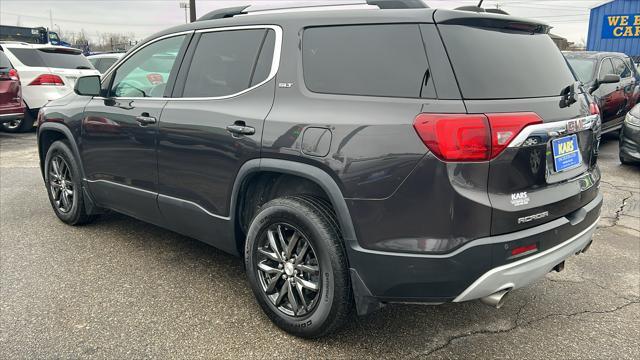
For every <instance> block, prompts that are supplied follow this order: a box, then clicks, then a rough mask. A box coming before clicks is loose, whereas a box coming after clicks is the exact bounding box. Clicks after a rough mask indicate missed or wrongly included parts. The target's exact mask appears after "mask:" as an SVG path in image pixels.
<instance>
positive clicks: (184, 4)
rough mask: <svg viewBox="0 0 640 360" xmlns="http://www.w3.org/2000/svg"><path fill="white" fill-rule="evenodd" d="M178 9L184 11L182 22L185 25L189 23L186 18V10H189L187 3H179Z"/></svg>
mask: <svg viewBox="0 0 640 360" xmlns="http://www.w3.org/2000/svg"><path fill="white" fill-rule="evenodd" d="M180 9H184V22H185V24H188V23H189V18H188V17H187V9H189V3H186V2H181V3H180Z"/></svg>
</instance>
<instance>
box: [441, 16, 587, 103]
mask: <svg viewBox="0 0 640 360" xmlns="http://www.w3.org/2000/svg"><path fill="white" fill-rule="evenodd" d="M439 29H440V32H441V34H442V38H443V41H444V44H445V46H446V48H447V52H448V54H449V58H450V60H451V64H452V65H453V70H454V72H455V74H456V77H457V79H458V83H459V85H460V91H461V92H462V96H463V97H464V98H466V99H514V98H530V97H545V96H558V95H560V93H561V92H562V90H563V89H564V88H566V87H567V86H569V85H571V84H572V83H573V82H574V81H575V79H574V76H573V74H572V72H571V70H570V69H569V66H568V65H567V62H566V60H565V58H564V56H563V55H562V53H561V52H560V50H559V49H558V47H557V46H556V45H555V44H554V43H553V41H552V40H551V38H550V37H549V36H548V35H547V34H540V33H534V34H532V33H528V32H521V31H509V30H501V29H496V28H482V27H471V26H462V25H440V26H439Z"/></svg>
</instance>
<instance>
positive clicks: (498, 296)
mask: <svg viewBox="0 0 640 360" xmlns="http://www.w3.org/2000/svg"><path fill="white" fill-rule="evenodd" d="M509 290H510V289H506V290H500V291H498V292H494V293H493V294H491V295H489V296H485V297H483V298H481V299H480V301H482V302H483V303H485V304H487V305H489V306H492V307H494V308H496V309H500V308H501V307H502V305H504V301H505V299H506V298H507V294H508V293H509Z"/></svg>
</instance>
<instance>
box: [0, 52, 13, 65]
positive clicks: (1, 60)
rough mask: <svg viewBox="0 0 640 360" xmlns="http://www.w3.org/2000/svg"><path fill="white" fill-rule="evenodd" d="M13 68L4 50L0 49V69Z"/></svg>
mask: <svg viewBox="0 0 640 360" xmlns="http://www.w3.org/2000/svg"><path fill="white" fill-rule="evenodd" d="M4 68H11V62H9V58H8V57H7V55H5V54H4V52H2V51H0V69H4Z"/></svg>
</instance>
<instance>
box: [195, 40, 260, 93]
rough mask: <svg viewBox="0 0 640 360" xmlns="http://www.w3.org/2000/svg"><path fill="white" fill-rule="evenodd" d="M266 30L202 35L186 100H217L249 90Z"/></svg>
mask: <svg viewBox="0 0 640 360" xmlns="http://www.w3.org/2000/svg"><path fill="white" fill-rule="evenodd" d="M266 32H267V30H265V29H250V30H232V31H214V32H209V33H203V34H202V36H201V38H200V41H199V42H198V44H197V47H196V51H195V53H194V54H193V60H192V61H191V66H190V67H189V72H188V73H187V79H186V82H185V85H184V91H183V94H182V95H183V96H184V97H217V96H226V95H232V94H235V93H238V92H240V91H242V90H245V89H247V88H249V86H250V83H251V74H252V72H253V68H254V66H255V64H256V59H257V58H258V53H259V51H260V46H261V45H262V43H263V41H264V40H265V34H266Z"/></svg>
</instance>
